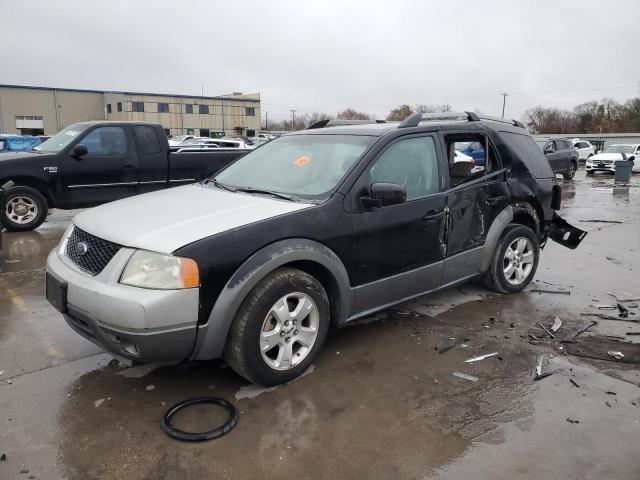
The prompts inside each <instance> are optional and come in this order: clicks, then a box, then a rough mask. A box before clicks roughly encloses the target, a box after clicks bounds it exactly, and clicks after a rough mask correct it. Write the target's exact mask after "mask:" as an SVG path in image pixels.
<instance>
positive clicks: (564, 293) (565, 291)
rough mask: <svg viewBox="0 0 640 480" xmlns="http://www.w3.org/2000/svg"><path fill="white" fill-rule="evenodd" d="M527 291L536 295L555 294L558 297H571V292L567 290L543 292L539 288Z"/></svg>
mask: <svg viewBox="0 0 640 480" xmlns="http://www.w3.org/2000/svg"><path fill="white" fill-rule="evenodd" d="M529 291H530V292H538V293H556V294H558V295H571V292H569V291H568V290H544V289H541V288H532V289H531V290H529Z"/></svg>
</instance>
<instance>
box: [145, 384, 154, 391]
mask: <svg viewBox="0 0 640 480" xmlns="http://www.w3.org/2000/svg"><path fill="white" fill-rule="evenodd" d="M155 389H156V386H155V385H147V386H146V387H145V390H146V391H147V392H152V391H153V390H155Z"/></svg>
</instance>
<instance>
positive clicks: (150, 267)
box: [120, 250, 200, 290]
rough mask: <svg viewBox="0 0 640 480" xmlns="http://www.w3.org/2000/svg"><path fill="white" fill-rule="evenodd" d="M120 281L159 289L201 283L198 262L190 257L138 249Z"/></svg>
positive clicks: (185, 286) (170, 288)
mask: <svg viewBox="0 0 640 480" xmlns="http://www.w3.org/2000/svg"><path fill="white" fill-rule="evenodd" d="M120 283H123V284H125V285H131V286H134V287H142V288H153V289H159V290H175V289H179V288H193V287H197V286H199V285H200V274H199V272H198V264H197V263H196V262H195V260H192V259H190V258H181V257H174V256H173V255H165V254H163V253H154V252H148V251H146V250H137V251H136V252H135V253H134V254H133V255H131V258H130V259H129V261H128V262H127V266H126V267H125V268H124V272H122V277H120Z"/></svg>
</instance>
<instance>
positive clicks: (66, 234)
mask: <svg viewBox="0 0 640 480" xmlns="http://www.w3.org/2000/svg"><path fill="white" fill-rule="evenodd" d="M73 228H74V225H73V222H71V223H70V224H69V226H68V227H67V229H66V230H65V232H64V235H62V238H61V239H60V243H59V244H58V255H64V254H65V252H66V250H67V243H68V242H69V237H70V236H71V232H73Z"/></svg>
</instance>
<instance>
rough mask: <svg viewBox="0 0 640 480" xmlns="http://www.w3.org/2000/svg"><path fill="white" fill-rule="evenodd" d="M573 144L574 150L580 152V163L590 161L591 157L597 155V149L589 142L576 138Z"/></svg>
mask: <svg viewBox="0 0 640 480" xmlns="http://www.w3.org/2000/svg"><path fill="white" fill-rule="evenodd" d="M571 143H572V144H573V148H575V149H576V150H577V151H578V161H580V160H588V159H589V157H592V156H593V155H595V153H596V148H595V147H594V146H593V145H591V144H590V143H589V142H585V141H584V140H580V139H579V138H574V139H573V141H572V142H571Z"/></svg>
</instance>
